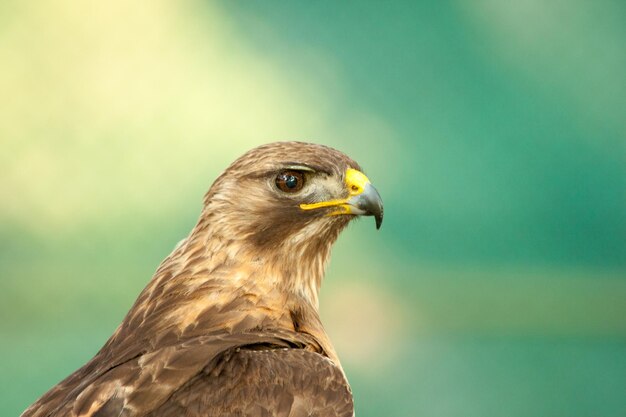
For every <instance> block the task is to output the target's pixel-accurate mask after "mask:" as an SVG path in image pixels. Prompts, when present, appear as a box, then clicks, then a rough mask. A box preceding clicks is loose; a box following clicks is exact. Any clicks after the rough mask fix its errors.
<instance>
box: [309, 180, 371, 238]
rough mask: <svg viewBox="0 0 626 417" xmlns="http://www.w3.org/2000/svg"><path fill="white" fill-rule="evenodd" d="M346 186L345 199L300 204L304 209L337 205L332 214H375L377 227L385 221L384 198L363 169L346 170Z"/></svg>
mask: <svg viewBox="0 0 626 417" xmlns="http://www.w3.org/2000/svg"><path fill="white" fill-rule="evenodd" d="M345 182H346V187H347V188H348V192H349V196H348V197H347V198H345V199H339V200H331V201H322V202H319V203H312V204H300V208H301V209H302V210H313V209H318V208H322V207H336V208H337V210H335V211H333V212H331V213H329V215H330V216H337V215H341V214H351V215H355V216H374V219H375V220H376V229H380V226H381V224H382V223H383V200H382V199H381V198H380V194H378V191H377V190H376V188H374V186H373V185H372V183H371V182H370V180H369V179H368V178H367V177H366V176H365V174H363V173H362V172H361V171H358V170H356V169H352V168H348V170H347V171H346V179H345Z"/></svg>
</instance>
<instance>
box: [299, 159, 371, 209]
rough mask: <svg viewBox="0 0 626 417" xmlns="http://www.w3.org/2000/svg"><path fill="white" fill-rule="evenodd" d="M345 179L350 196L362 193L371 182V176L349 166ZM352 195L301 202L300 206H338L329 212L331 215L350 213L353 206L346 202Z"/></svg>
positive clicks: (305, 207) (309, 207)
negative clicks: (306, 202)
mask: <svg viewBox="0 0 626 417" xmlns="http://www.w3.org/2000/svg"><path fill="white" fill-rule="evenodd" d="M345 181H346V186H347V187H348V192H349V193H350V197H353V196H355V195H359V194H361V193H362V192H363V190H364V189H365V186H366V185H367V184H369V182H370V180H369V178H367V177H366V176H365V174H363V173H362V172H361V171H359V170H356V169H354V168H348V169H347V170H346V180H345ZM350 197H348V198H344V199H338V200H330V201H320V202H319V203H311V204H300V208H301V209H302V210H314V209H318V208H322V207H332V206H336V207H338V208H339V210H337V211H333V212H332V213H329V216H334V215H337V214H350V213H351V207H350V205H348V204H345V203H346V201H348V199H349V198H350Z"/></svg>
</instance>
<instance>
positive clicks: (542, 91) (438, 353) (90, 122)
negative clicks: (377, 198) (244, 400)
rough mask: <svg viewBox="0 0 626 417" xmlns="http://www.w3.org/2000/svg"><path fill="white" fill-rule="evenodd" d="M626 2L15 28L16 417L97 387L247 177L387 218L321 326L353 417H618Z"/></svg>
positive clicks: (11, 32) (80, 7)
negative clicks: (334, 184)
mask: <svg viewBox="0 0 626 417" xmlns="http://www.w3.org/2000/svg"><path fill="white" fill-rule="evenodd" d="M625 21H626V3H624V2H623V1H619V0H617V1H597V2H591V1H584V0H557V1H550V2H545V1H540V0H522V1H515V2H503V1H499V0H476V1H450V2H448V1H442V2H434V1H433V2H409V1H406V2H401V1H389V2H382V1H381V2H378V1H377V2H356V1H341V2H331V1H315V2H304V1H296V2H269V1H263V2H251V1H247V2H246V1H242V2H220V3H215V2H209V1H200V0H182V1H178V2H172V1H165V0H150V1H148V0H137V1H124V0H110V1H107V2H91V1H83V0H36V1H35V0H34V1H28V2H25V1H18V0H4V1H2V2H0V92H1V98H0V145H1V148H0V149H1V151H0V286H1V287H0V366H1V369H0V392H2V394H1V395H0V414H2V415H3V416H11V415H18V414H19V413H20V412H21V411H22V410H23V409H24V408H25V407H26V406H28V405H29V404H30V403H31V402H33V401H34V400H35V399H36V398H37V397H38V396H40V395H41V394H42V393H43V392H45V391H46V390H47V389H48V388H50V387H51V386H52V385H54V384H55V383H56V382H58V381H59V380H60V379H62V378H63V377H65V376H66V375H68V374H69V373H70V372H71V371H73V370H74V369H76V368H78V367H79V366H80V365H82V364H83V363H84V362H86V361H87V360H88V359H89V358H90V357H91V356H92V355H93V354H94V353H95V352H96V351H97V350H98V349H99V348H100V346H101V345H102V344H103V343H104V342H105V341H106V339H107V338H108V336H109V335H110V334H111V333H112V332H113V330H114V329H115V327H116V326H117V325H118V324H119V322H120V321H121V320H122V318H123V316H124V314H125V313H126V311H127V310H128V308H129V307H130V306H131V304H132V302H133V301H134V299H135V297H136V296H137V295H138V293H139V292H140V290H141V289H142V288H143V286H144V285H145V284H146V283H147V282H148V280H149V279H150V277H151V275H152V273H153V271H154V270H155V269H156V267H157V266H158V264H159V262H160V261H161V260H162V259H163V258H164V257H165V256H166V255H167V254H168V253H169V252H170V250H171V249H172V248H173V247H174V245H175V244H176V243H177V242H178V241H179V240H180V239H182V238H183V237H184V236H186V234H187V233H188V231H189V230H190V229H191V227H192V226H193V225H194V223H195V221H196V218H197V216H198V214H199V211H200V208H201V201H202V196H203V194H204V193H205V191H206V190H207V189H208V187H209V186H210V184H211V182H212V181H213V179H214V178H215V177H216V176H217V175H218V174H219V173H220V172H221V170H222V169H223V168H224V167H226V166H227V165H228V163H230V162H231V161H232V160H234V159H235V158H236V157H237V156H239V155H240V154H242V153H243V152H244V151H246V150H248V149H249V148H251V147H254V146H256V145H259V144H262V143H265V142H270V141H275V140H293V139H297V140H307V141H314V142H319V143H324V144H327V145H331V146H334V147H336V148H338V149H341V150H343V151H344V152H346V153H348V154H349V155H351V156H352V157H353V158H354V159H356V160H357V161H359V162H360V163H361V165H362V166H364V167H365V169H366V172H367V173H368V175H369V177H370V178H371V179H372V180H373V182H374V183H375V185H376V186H377V188H378V189H379V190H380V192H381V194H382V196H383V198H384V200H385V210H386V217H385V223H384V225H383V228H382V229H381V231H380V232H376V231H375V230H374V225H373V221H370V220H371V219H365V220H361V221H359V222H355V224H353V225H352V226H351V227H350V228H349V230H347V231H346V232H345V233H344V235H343V236H342V237H341V238H340V240H339V242H338V244H337V246H336V249H335V251H334V254H333V260H332V262H331V265H330V268H329V271H328V275H327V278H326V281H325V283H324V287H323V290H322V310H321V313H322V316H323V318H324V321H325V323H326V325H327V328H328V331H329V333H330V334H331V337H332V339H333V340H334V342H335V345H336V347H337V350H338V352H339V354H340V357H341V358H342V361H343V364H344V367H345V368H346V371H347V374H348V376H349V379H350V381H351V383H352V387H353V390H354V396H355V402H356V409H357V415H359V416H470V417H471V416H476V417H479V416H480V417H487V416H507V417H516V416H568V417H575V416H581V417H582V416H596V417H598V416H624V415H626V148H625V143H626V141H625V139H626V72H625V70H624V69H625V68H626V47H625V41H626V25H624V22H625Z"/></svg>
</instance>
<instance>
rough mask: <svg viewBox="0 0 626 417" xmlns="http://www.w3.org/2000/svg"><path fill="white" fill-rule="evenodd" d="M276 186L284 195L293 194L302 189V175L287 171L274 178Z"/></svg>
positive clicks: (297, 172)
mask: <svg viewBox="0 0 626 417" xmlns="http://www.w3.org/2000/svg"><path fill="white" fill-rule="evenodd" d="M276 186H277V187H278V189H279V190H280V191H282V192H284V193H295V192H298V191H300V190H301V189H302V187H304V174H303V173H302V172H299V171H293V170H287V171H283V172H281V173H279V174H278V175H277V176H276Z"/></svg>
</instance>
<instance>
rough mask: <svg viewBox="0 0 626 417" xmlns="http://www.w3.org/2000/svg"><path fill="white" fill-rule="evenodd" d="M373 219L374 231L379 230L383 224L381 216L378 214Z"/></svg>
mask: <svg viewBox="0 0 626 417" xmlns="http://www.w3.org/2000/svg"><path fill="white" fill-rule="evenodd" d="M374 219H375V220H376V230H380V226H382V224H383V214H382V213H380V214H379V215H376V216H374Z"/></svg>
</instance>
